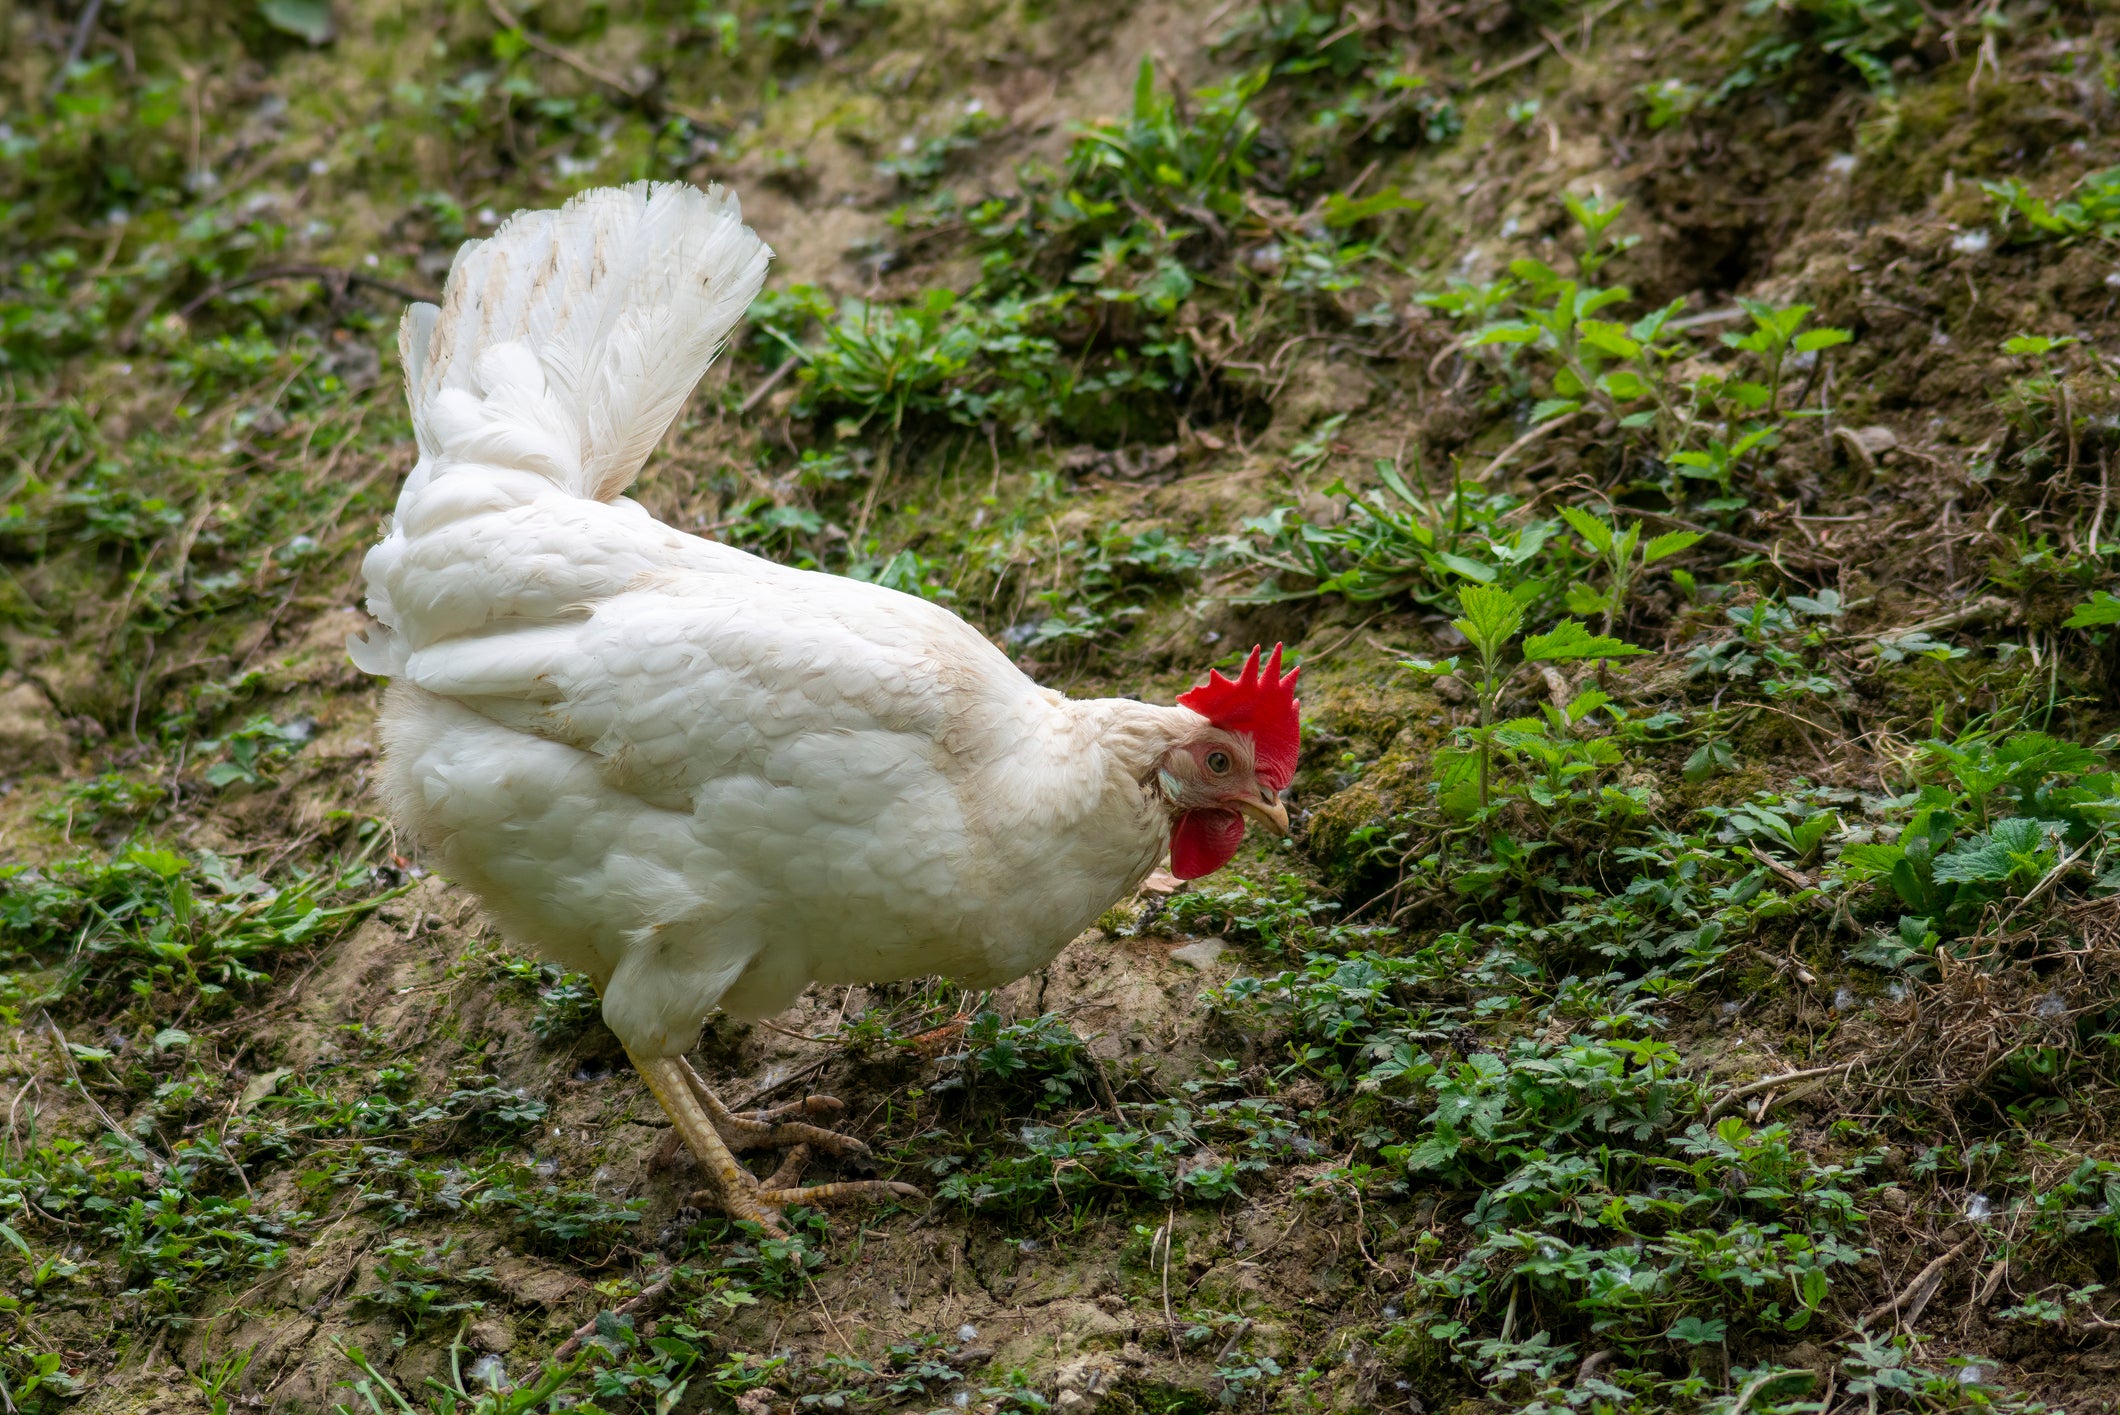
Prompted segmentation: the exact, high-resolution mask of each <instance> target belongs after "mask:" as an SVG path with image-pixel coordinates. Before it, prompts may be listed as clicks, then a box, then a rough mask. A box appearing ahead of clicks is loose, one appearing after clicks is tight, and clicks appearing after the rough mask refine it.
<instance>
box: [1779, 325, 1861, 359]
mask: <svg viewBox="0 0 2120 1415" xmlns="http://www.w3.org/2000/svg"><path fill="white" fill-rule="evenodd" d="M1854 337H1855V336H1854V335H1853V334H1851V333H1849V332H1848V331H1847V330H1845V329H1836V328H1834V327H1833V326H1831V325H1826V326H1824V327H1821V328H1818V329H1806V330H1805V331H1804V332H1803V333H1801V334H1799V335H1797V336H1796V342H1795V343H1794V344H1793V345H1792V346H1791V347H1792V348H1794V349H1795V350H1796V352H1797V353H1799V354H1808V353H1811V352H1812V351H1813V350H1816V349H1830V348H1832V347H1833V346H1834V345H1835V344H1845V343H1847V342H1848V341H1849V340H1850V339H1853V338H1854Z"/></svg>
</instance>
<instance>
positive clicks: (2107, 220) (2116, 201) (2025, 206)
mask: <svg viewBox="0 0 2120 1415" xmlns="http://www.w3.org/2000/svg"><path fill="white" fill-rule="evenodd" d="M1980 189H1981V190H1982V191H1984V192H1986V193H1987V194H1988V195H1989V196H1991V197H1993V198H1994V199H1995V220H1996V224H1997V225H1999V226H2000V227H2001V228H2002V231H2003V234H2004V235H2006V236H2008V237H2009V238H2010V239H2011V240H2013V241H2020V242H2032V241H2048V240H2057V241H2075V240H2081V239H2082V238H2083V237H2085V236H2101V237H2104V238H2105V239H2107V240H2111V239H2114V238H2115V237H2120V167H2108V168H2106V169H2104V170H2103V171H2100V172H2092V173H2089V174H2088V175H2086V176H2085V177H2083V178H2082V179H2081V180H2080V181H2078V182H2077V183H2076V185H2075V187H2074V188H2073V189H2072V190H2071V194H2070V198H2069V199H2068V200H2066V201H2058V202H2053V203H2051V204H2049V203H2048V202H2046V201H2044V200H2042V199H2041V198H2039V197H2035V196H2033V195H2032V194H2031V191H2030V189H2028V188H2027V187H2026V186H2025V185H2024V183H2023V182H2021V181H2019V180H2017V179H2016V178H2015V177H2005V178H2003V179H2002V180H2000V181H1995V182H1982V183H1981V184H1980Z"/></svg>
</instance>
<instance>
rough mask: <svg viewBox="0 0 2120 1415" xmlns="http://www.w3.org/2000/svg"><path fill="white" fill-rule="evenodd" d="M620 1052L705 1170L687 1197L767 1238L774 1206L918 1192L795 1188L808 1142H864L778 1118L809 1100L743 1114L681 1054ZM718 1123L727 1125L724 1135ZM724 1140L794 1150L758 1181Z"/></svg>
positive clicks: (850, 1151)
mask: <svg viewBox="0 0 2120 1415" xmlns="http://www.w3.org/2000/svg"><path fill="white" fill-rule="evenodd" d="M626 1055H627V1056H628V1057H629V1058H631V1060H632V1062H633V1069H634V1070H636V1071H638V1072H640V1077H641V1079H642V1080H643V1081H646V1082H647V1083H648V1090H649V1092H650V1093H652V1094H653V1095H654V1097H655V1101H656V1104H658V1105H660V1106H661V1107H662V1108H663V1114H665V1115H667V1116H669V1117H670V1123H671V1124H672V1125H674V1126H676V1127H677V1133H678V1134H680V1135H682V1136H683V1137H684V1140H685V1143H686V1144H687V1145H689V1146H690V1147H691V1149H692V1154H693V1157H694V1158H696V1159H697V1160H698V1161H699V1167H700V1168H701V1169H702V1170H703V1171H705V1173H706V1175H707V1179H708V1182H709V1184H710V1185H711V1187H710V1188H709V1189H708V1190H706V1191H704V1193H703V1194H701V1195H697V1196H695V1200H696V1199H697V1198H710V1199H712V1200H713V1201H714V1202H715V1203H716V1204H718V1205H719V1206H720V1208H721V1210H722V1212H724V1213H726V1214H727V1215H728V1216H729V1217H730V1218H733V1219H739V1220H742V1221H744V1222H746V1223H755V1224H757V1225H758V1226H759V1227H760V1228H763V1229H764V1230H765V1231H766V1232H768V1233H770V1234H772V1235H773V1236H774V1237H776V1238H785V1237H787V1230H786V1228H784V1227H783V1226H782V1224H781V1212H780V1211H781V1209H782V1207H783V1206H785V1205H788V1204H828V1203H833V1202H843V1201H846V1200H852V1199H871V1198H873V1199H884V1198H910V1199H917V1198H921V1197H922V1195H921V1193H920V1191H919V1190H918V1189H915V1188H914V1187H913V1186H912V1185H910V1184H900V1183H897V1182H896V1181H893V1180H883V1179H861V1180H853V1181H850V1182H845V1183H838V1184H812V1185H808V1186H803V1187H798V1186H797V1182H796V1181H797V1180H798V1179H800V1177H801V1172H802V1165H803V1163H804V1161H805V1160H807V1158H808V1152H809V1149H810V1147H811V1146H816V1147H817V1148H820V1149H823V1150H826V1151H828V1152H830V1153H833V1154H841V1155H866V1154H867V1153H868V1152H869V1147H868V1146H867V1145H864V1144H862V1143H861V1141H859V1140H856V1139H854V1138H853V1137H852V1136H850V1135H841V1134H839V1133H838V1132H837V1131H833V1130H826V1129H824V1128H822V1127H821V1126H816V1125H810V1124H806V1123H804V1122H801V1121H795V1120H790V1119H787V1118H786V1117H787V1116H789V1115H792V1114H797V1113H801V1114H811V1115H815V1114H817V1113H818V1111H819V1109H820V1108H819V1107H817V1106H815V1105H814V1104H813V1103H812V1102H798V1103H797V1104H795V1105H793V1106H781V1107H778V1108H777V1109H775V1110H770V1111H760V1112H755V1113H753V1114H752V1115H748V1116H744V1115H738V1114H736V1113H735V1112H734V1111H731V1110H730V1109H728V1108H727V1107H726V1106H724V1105H723V1104H722V1103H721V1102H720V1101H719V1100H717V1099H715V1097H714V1094H713V1093H712V1092H711V1091H709V1090H708V1089H707V1086H706V1083H705V1082H704V1081H702V1080H700V1079H699V1075H698V1073H696V1072H694V1071H693V1070H692V1067H691V1064H690V1063H689V1062H687V1061H686V1060H685V1059H684V1058H683V1057H681V1056H658V1057H640V1056H634V1055H633V1053H632V1052H631V1051H630V1050H629V1051H628V1052H627V1053H626ZM816 1099H822V1098H821V1097H819V1098H816ZM724 1127H727V1131H728V1132H729V1133H728V1134H727V1136H725V1133H724ZM732 1142H733V1144H734V1146H735V1147H736V1148H742V1149H754V1148H758V1147H760V1146H767V1145H773V1146H779V1145H792V1146H793V1147H794V1150H793V1152H792V1153H791V1154H790V1156H789V1161H788V1163H785V1164H783V1165H782V1166H781V1167H780V1170H779V1172H777V1173H776V1174H774V1175H773V1177H772V1178H771V1179H768V1180H766V1181H765V1182H763V1183H761V1182H760V1181H759V1180H758V1179H757V1178H756V1177H755V1176H753V1175H752V1173H751V1172H750V1171H749V1170H747V1169H745V1168H744V1167H743V1166H742V1165H741V1164H739V1163H737V1160H736V1155H735V1153H734V1151H733V1149H732Z"/></svg>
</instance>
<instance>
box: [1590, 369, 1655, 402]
mask: <svg viewBox="0 0 2120 1415" xmlns="http://www.w3.org/2000/svg"><path fill="white" fill-rule="evenodd" d="M1597 386H1598V387H1600V388H1602V389H1604V390H1605V392H1607V393H1609V394H1611V395H1612V396H1613V397H1614V398H1617V399H1618V400H1619V401H1620V402H1622V403H1631V402H1633V401H1634V400H1635V399H1637V398H1646V397H1648V396H1649V385H1648V383H1647V382H1646V381H1644V380H1643V378H1642V377H1641V375H1640V374H1637V373H1634V372H1631V371H1630V370H1627V369H1614V370H1613V371H1612V372H1611V373H1608V374H1605V375H1603V376H1602V377H1600V378H1599V379H1598V380H1597Z"/></svg>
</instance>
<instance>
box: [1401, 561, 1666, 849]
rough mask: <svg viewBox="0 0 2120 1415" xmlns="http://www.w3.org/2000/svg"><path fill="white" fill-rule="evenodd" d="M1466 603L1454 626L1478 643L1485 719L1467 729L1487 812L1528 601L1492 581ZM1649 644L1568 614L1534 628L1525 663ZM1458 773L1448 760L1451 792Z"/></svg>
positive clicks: (1425, 668)
mask: <svg viewBox="0 0 2120 1415" xmlns="http://www.w3.org/2000/svg"><path fill="white" fill-rule="evenodd" d="M1458 598H1459V603H1460V605H1461V606H1462V607H1463V610H1464V614H1463V615H1462V617H1460V618H1457V619H1454V620H1452V621H1451V627H1453V628H1454V629H1456V630H1457V631H1458V632H1459V633H1460V634H1462V635H1464V636H1465V639H1466V642H1468V643H1469V644H1470V645H1471V646H1472V651H1473V653H1474V655H1475V656H1476V659H1477V666H1476V669H1475V671H1474V673H1473V675H1472V681H1471V682H1470V684H1468V686H1469V687H1470V688H1471V689H1472V695H1473V700H1474V701H1475V702H1476V703H1477V704H1478V707H1479V723H1478V725H1477V726H1476V727H1473V728H1472V729H1470V730H1469V732H1468V733H1467V734H1466V737H1467V740H1468V741H1469V742H1470V743H1471V745H1472V751H1471V752H1470V754H1469V756H1468V758H1467V759H1469V760H1470V761H1471V762H1472V763H1474V766H1475V770H1476V776H1477V804H1478V809H1479V812H1480V814H1481V816H1482V817H1483V818H1484V816H1485V813H1486V812H1487V810H1488V808H1489V807H1490V805H1491V804H1492V801H1491V799H1490V792H1489V778H1490V777H1491V776H1492V774H1493V755H1494V748H1495V744H1496V738H1495V729H1496V725H1497V724H1496V721H1495V716H1496V711H1497V709H1498V708H1499V707H1500V704H1501V700H1502V695H1503V693H1504V691H1505V690H1506V689H1507V688H1508V686H1509V682H1510V680H1511V679H1512V678H1513V677H1515V674H1516V669H1517V666H1518V665H1517V664H1515V663H1510V662H1509V661H1508V658H1507V654H1508V650H1509V648H1510V647H1511V645H1512V644H1514V643H1515V641H1516V637H1517V635H1518V634H1519V633H1520V632H1522V630H1523V627H1524V605H1523V601H1522V600H1521V599H1520V598H1519V597H1518V596H1517V595H1516V594H1514V593H1512V592H1510V591H1508V590H1504V589H1498V588H1495V587H1494V586H1491V585H1470V586H1467V587H1466V588H1465V589H1464V590H1462V591H1461V592H1460V593H1459V596H1458ZM1642 652H1643V650H1641V649H1638V648H1635V647H1634V646H1633V645H1631V644H1625V643H1622V642H1620V641H1619V640H1618V639H1614V638H1609V637H1606V636H1603V635H1597V634H1592V633H1591V632H1590V631H1589V630H1587V629H1585V628H1584V627H1583V625H1582V623H1581V621H1579V620H1575V619H1563V620H1561V621H1560V622H1559V623H1558V624H1556V625H1554V626H1553V628H1552V629H1551V630H1549V631H1547V632H1546V633H1543V634H1532V635H1530V636H1528V637H1527V638H1525V639H1524V641H1523V644H1522V648H1521V655H1522V656H1521V660H1520V662H1521V663H1524V664H1534V663H1572V662H1578V661H1581V660H1584V659H1608V658H1625V657H1628V656H1629V655H1633V654H1639V653H1642ZM1405 666H1407V667H1409V668H1412V669H1414V670H1415V671H1417V672H1421V673H1426V674H1430V675H1439V674H1444V673H1454V672H1456V671H1457V668H1458V659H1457V658H1455V657H1452V658H1449V659H1446V660H1444V661H1442V662H1440V663H1433V662H1430V661H1428V660H1426V659H1413V660H1410V661H1409V662H1408V663H1407V664H1406V665H1405ZM1451 775H1452V773H1451V772H1450V771H1449V770H1448V768H1447V766H1446V769H1445V771H1444V772H1442V773H1440V774H1439V778H1438V779H1439V782H1440V783H1441V784H1442V787H1443V790H1444V792H1445V794H1446V795H1447V794H1448V793H1449V790H1450V780H1449V778H1450V776H1451Z"/></svg>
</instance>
